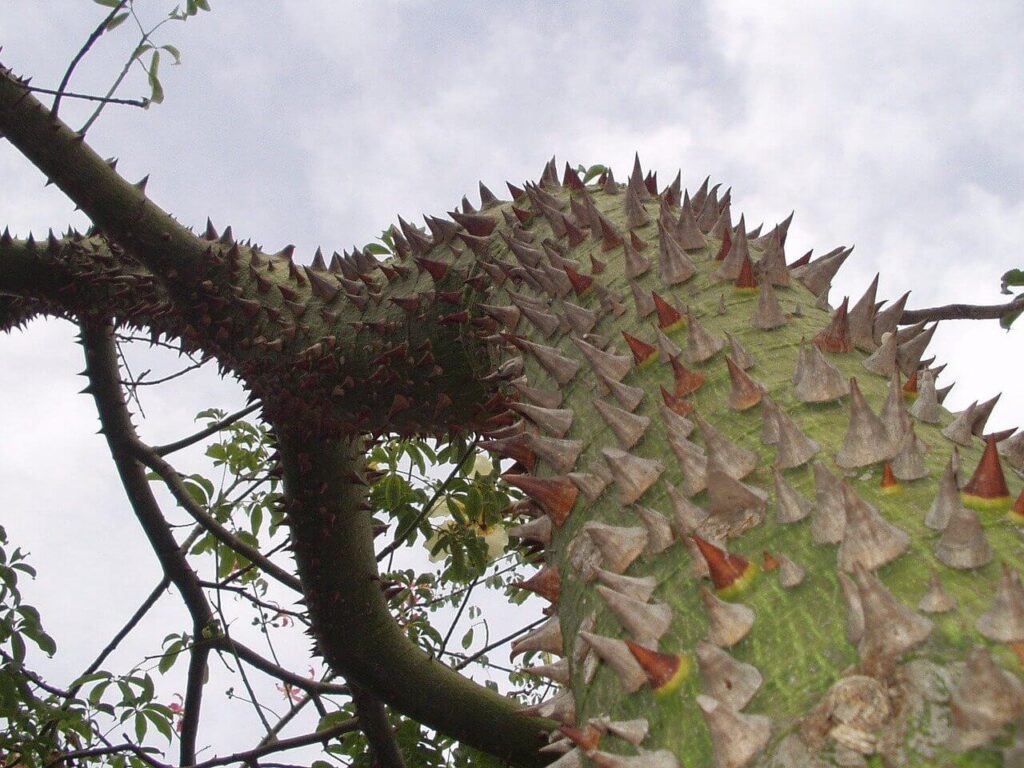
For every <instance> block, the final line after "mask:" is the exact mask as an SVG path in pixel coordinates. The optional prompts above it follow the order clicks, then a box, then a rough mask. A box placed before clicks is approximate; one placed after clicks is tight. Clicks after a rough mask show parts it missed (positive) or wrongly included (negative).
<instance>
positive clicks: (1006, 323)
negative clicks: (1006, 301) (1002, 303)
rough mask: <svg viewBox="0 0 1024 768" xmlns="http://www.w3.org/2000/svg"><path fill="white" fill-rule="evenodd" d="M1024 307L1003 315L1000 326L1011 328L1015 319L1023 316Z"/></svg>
mask: <svg viewBox="0 0 1024 768" xmlns="http://www.w3.org/2000/svg"><path fill="white" fill-rule="evenodd" d="M1022 312H1024V309H1018V310H1017V311H1016V312H1011V313H1010V314H1008V315H1003V316H1002V317H1000V318H999V327H1000V328H1005V329H1006V330H1010V326H1011V325H1013V322H1014V320H1016V319H1017V318H1018V317H1020V316H1021V313H1022Z"/></svg>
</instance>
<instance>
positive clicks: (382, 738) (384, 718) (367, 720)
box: [352, 685, 405, 768]
mask: <svg viewBox="0 0 1024 768" xmlns="http://www.w3.org/2000/svg"><path fill="white" fill-rule="evenodd" d="M352 703H353V704H354V705H355V708H356V715H358V717H359V729H360V730H361V731H362V732H363V735H365V736H366V741H367V742H368V743H369V745H370V755H371V759H372V761H373V765H374V766H377V768H405V759H404V758H403V757H402V752H401V751H400V750H399V749H398V741H397V740H396V739H395V732H394V731H393V730H392V729H391V723H389V722H388V713H387V710H385V708H384V704H383V702H381V700H380V699H378V698H377V697H376V696H374V695H373V694H372V693H370V692H369V691H367V690H366V689H365V688H362V687H360V686H358V685H353V686H352Z"/></svg>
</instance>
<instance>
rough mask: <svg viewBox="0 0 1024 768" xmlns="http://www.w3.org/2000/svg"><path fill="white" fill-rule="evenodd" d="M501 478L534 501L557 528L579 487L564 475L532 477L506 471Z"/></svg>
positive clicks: (577, 493) (571, 505)
mask: <svg viewBox="0 0 1024 768" xmlns="http://www.w3.org/2000/svg"><path fill="white" fill-rule="evenodd" d="M501 479H502V480H504V481H505V482H506V483H507V484H508V485H511V486H512V487H513V488H518V489H519V490H521V491H522V492H523V493H525V494H526V495H527V496H529V497H530V498H531V499H533V500H534V501H536V502H537V504H539V505H540V507H541V509H543V510H544V512H545V513H546V514H547V515H548V516H549V517H550V518H551V522H552V523H554V524H555V526H556V527H559V528H560V527H561V526H562V525H563V524H564V523H565V521H566V519H568V517H569V514H570V513H571V512H572V508H573V505H574V504H575V503H576V497H577V496H578V495H579V489H578V488H577V487H576V486H575V485H574V484H573V482H572V481H571V480H570V479H569V478H568V477H564V476H556V477H532V476H530V475H512V474H508V473H506V474H504V475H502V476H501Z"/></svg>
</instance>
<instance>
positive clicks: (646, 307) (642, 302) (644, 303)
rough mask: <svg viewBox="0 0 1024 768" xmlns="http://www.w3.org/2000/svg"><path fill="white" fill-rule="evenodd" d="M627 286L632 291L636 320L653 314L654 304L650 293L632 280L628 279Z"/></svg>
mask: <svg viewBox="0 0 1024 768" xmlns="http://www.w3.org/2000/svg"><path fill="white" fill-rule="evenodd" d="M629 288H630V290H631V291H632V292H633V306H635V307H636V317H637V320H643V319H644V318H645V317H647V316H649V315H651V314H653V313H654V311H655V309H656V306H655V304H654V299H652V298H651V295H650V294H649V293H648V292H647V291H645V290H644V289H643V288H641V287H640V285H639V284H637V283H636V282H634V281H632V280H630V281H629Z"/></svg>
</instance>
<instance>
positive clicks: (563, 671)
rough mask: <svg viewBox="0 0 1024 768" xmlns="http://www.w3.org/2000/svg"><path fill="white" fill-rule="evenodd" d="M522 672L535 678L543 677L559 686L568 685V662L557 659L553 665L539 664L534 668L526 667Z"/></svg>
mask: <svg viewBox="0 0 1024 768" xmlns="http://www.w3.org/2000/svg"><path fill="white" fill-rule="evenodd" d="M523 671H524V672H529V673H530V674H531V675H535V676H537V677H544V678H547V679H548V680H552V681H554V682H556V683H558V684H559V685H569V682H570V677H569V660H568V659H559V660H558V661H556V662H555V663H554V664H539V665H537V666H535V667H526V668H525V669H524V670H523Z"/></svg>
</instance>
